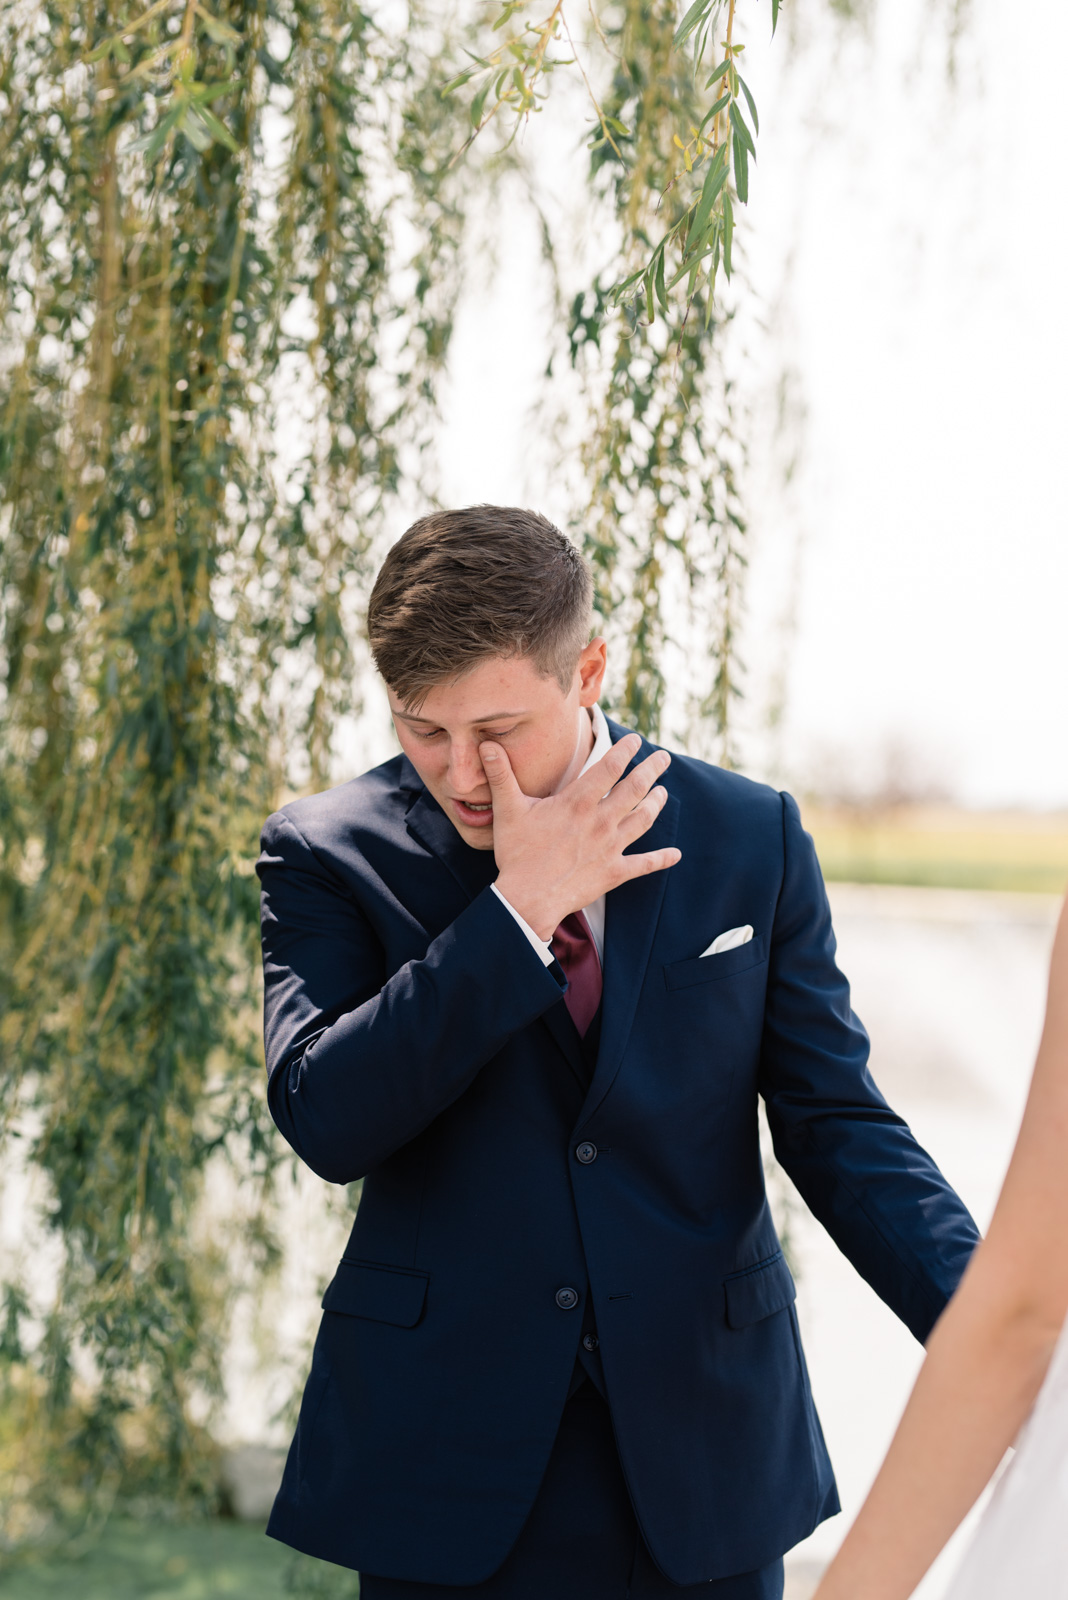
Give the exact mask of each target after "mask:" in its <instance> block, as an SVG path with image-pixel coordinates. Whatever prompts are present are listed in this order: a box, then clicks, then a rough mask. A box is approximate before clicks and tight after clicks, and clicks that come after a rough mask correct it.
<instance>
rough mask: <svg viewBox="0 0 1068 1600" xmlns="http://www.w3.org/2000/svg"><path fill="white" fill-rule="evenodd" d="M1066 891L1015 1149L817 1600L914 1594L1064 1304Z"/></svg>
mask: <svg viewBox="0 0 1068 1600" xmlns="http://www.w3.org/2000/svg"><path fill="white" fill-rule="evenodd" d="M1066 1238H1068V901H1066V902H1065V906H1064V908H1063V909H1062V911H1061V918H1060V924H1059V926H1058V929H1057V937H1056V940H1055V941H1054V947H1053V962H1052V967H1051V970H1050V987H1049V1000H1048V1004H1047V1007H1046V1024H1045V1028H1044V1030H1043V1033H1042V1043H1041V1045H1040V1046H1039V1051H1038V1060H1037V1062H1036V1064H1035V1075H1034V1078H1033V1080H1032V1083H1031V1091H1030V1094H1029V1096H1028V1100H1027V1108H1026V1110H1025V1112H1024V1118H1023V1123H1022V1124H1021V1127H1020V1134H1019V1138H1018V1139H1017V1141H1016V1149H1015V1151H1014V1152H1013V1157H1012V1161H1011V1163H1010V1165H1009V1170H1008V1173H1007V1175H1006V1178H1005V1183H1004V1186H1003V1188H1002V1191H1001V1196H1000V1198H999V1200H998V1204H997V1209H996V1211H995V1212H994V1217H993V1220H992V1222H991V1224H990V1232H989V1234H988V1235H987V1237H986V1239H985V1240H984V1241H983V1243H982V1244H981V1245H980V1246H979V1248H978V1250H977V1251H976V1253H975V1255H974V1257H973V1258H972V1262H971V1265H970V1266H969V1268H968V1270H967V1272H966V1273H965V1275H964V1278H963V1280H962V1282H961V1286H960V1288H959V1289H958V1291H957V1293H956V1295H955V1296H954V1298H953V1299H952V1301H951V1302H950V1304H949V1306H948V1307H947V1309H946V1311H945V1312H944V1313H943V1315H942V1317H941V1319H940V1320H939V1322H938V1324H937V1326H936V1327H935V1330H934V1332H933V1333H932V1335H931V1337H930V1340H929V1341H928V1345H927V1357H926V1360H925V1361H924V1364H923V1368H922V1370H921V1372H920V1375H919V1378H918V1379H917V1380H916V1387H915V1388H914V1389H913V1391H912V1396H911V1398H910V1400H909V1403H908V1405H907V1407H906V1409H905V1413H904V1415H903V1417H902V1419H901V1423H900V1426H899V1427H898V1430H897V1433H896V1434H895V1436H894V1439H893V1443H892V1444H891V1446H890V1450H889V1452H888V1454H887V1457H886V1460H885V1461H884V1463H883V1465H882V1468H881V1470H880V1472H879V1475H878V1477H877V1478H876V1480H875V1483H874V1484H873V1485H872V1489H871V1493H870V1494H869V1495H868V1498H867V1500H866V1501H865V1503H864V1506H863V1507H862V1509H861V1512H860V1515H859V1516H858V1517H857V1520H856V1522H855V1523H854V1524H853V1527H852V1528H851V1530H850V1532H849V1533H848V1534H847V1536H846V1539H845V1542H844V1544H843V1545H842V1548H841V1550H840V1551H839V1553H838V1555H837V1556H836V1557H835V1559H834V1561H833V1562H832V1563H831V1566H830V1567H829V1569H828V1571H827V1573H826V1574H825V1575H824V1578H823V1581H822V1583H821V1584H820V1585H819V1587H818V1589H817V1590H816V1594H815V1597H814V1600H905V1597H906V1596H908V1595H910V1594H911V1593H912V1591H913V1589H914V1588H915V1587H916V1585H917V1584H918V1583H919V1581H920V1579H921V1578H922V1577H923V1574H924V1573H925V1572H926V1571H927V1568H928V1567H929V1566H930V1564H931V1562H932V1561H933V1560H934V1558H935V1556H937V1555H938V1553H939V1551H940V1550H941V1549H942V1546H943V1545H944V1544H945V1543H946V1540H947V1539H948V1538H949V1536H950V1534H951V1533H952V1532H953V1531H954V1529H955V1528H956V1527H957V1524H958V1523H959V1522H960V1521H961V1518H962V1517H963V1516H964V1515H965V1513H966V1512H967V1511H968V1510H969V1509H970V1507H971V1506H972V1505H973V1503H974V1502H975V1500H976V1499H977V1498H978V1496H979V1494H980V1492H981V1491H982V1489H983V1488H984V1487H985V1485H986V1483H987V1482H988V1481H989V1479H990V1477H991V1475H992V1473H993V1472H994V1469H995V1468H996V1466H997V1465H998V1462H999V1461H1000V1460H1001V1458H1002V1456H1003V1455H1004V1453H1005V1451H1006V1449H1007V1448H1008V1446H1009V1445H1010V1444H1011V1443H1012V1441H1013V1439H1014V1438H1015V1437H1016V1434H1017V1433H1018V1431H1019V1429H1020V1427H1021V1425H1022V1424H1023V1422H1024V1421H1025V1419H1026V1417H1027V1414H1028V1412H1029V1411H1030V1409H1031V1407H1032V1405H1033V1404H1034V1401H1035V1397H1036V1396H1037V1394H1038V1391H1039V1389H1040V1388H1041V1386H1042V1380H1043V1378H1044V1377H1045V1374H1046V1369H1047V1367H1048V1366H1049V1362H1050V1357H1051V1355H1052V1354H1053V1349H1054V1346H1055V1344H1056V1342H1057V1338H1058V1335H1059V1333H1060V1330H1061V1326H1062V1324H1063V1323H1064V1320H1065V1316H1066V1314H1068V1246H1066V1242H1065V1241H1066Z"/></svg>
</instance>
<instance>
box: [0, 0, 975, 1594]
mask: <svg viewBox="0 0 1068 1600" xmlns="http://www.w3.org/2000/svg"><path fill="white" fill-rule="evenodd" d="M957 9H958V10H959V9H960V3H959V0H958V5H957ZM444 15H445V12H444V10H442V12H441V13H430V12H428V11H426V10H424V9H423V6H422V0H409V4H408V6H407V7H396V8H385V7H383V8H381V10H376V9H363V8H362V7H360V6H359V5H358V4H356V3H355V0H217V3H211V4H209V3H208V0H149V3H148V4H147V5H139V4H136V3H134V0H100V3H99V4H97V5H95V6H92V7H86V6H81V5H77V4H75V3H73V0H26V3H24V4H19V5H15V6H9V7H8V8H6V10H5V11H4V12H3V14H2V15H0V128H2V134H0V208H2V212H3V216H4V219H5V226H4V229H3V231H2V232H0V324H2V329H3V343H2V349H3V352H4V354H3V357H2V359H0V540H2V545H0V637H2V651H3V654H2V658H0V668H2V672H3V687H2V690H0V725H2V730H3V743H2V745H0V843H2V850H0V1047H2V1048H0V1074H2V1085H0V1086H2V1096H3V1107H4V1111H3V1122H2V1123H0V1137H2V1138H3V1139H4V1141H5V1143H4V1148H5V1156H6V1158H7V1160H8V1167H9V1169H10V1167H11V1166H17V1167H18V1168H19V1169H20V1170H23V1171H26V1172H31V1173H33V1174H34V1175H35V1177H36V1179H37V1180H40V1185H41V1189H42V1190H43V1193H44V1195H45V1199H44V1214H45V1221H46V1223H47V1230H48V1232H49V1233H50V1236H51V1237H50V1242H51V1243H53V1244H54V1245H55V1247H56V1250H55V1255H56V1260H57V1262H58V1281H57V1282H56V1284H55V1290H54V1293H53V1294H52V1295H51V1296H50V1297H49V1296H48V1295H47V1294H46V1293H45V1291H44V1289H43V1288H42V1287H41V1285H42V1284H43V1283H46V1282H47V1280H48V1276H49V1274H48V1273H47V1272H44V1271H43V1270H42V1271H35V1273H33V1274H31V1277H32V1283H29V1284H19V1283H13V1284H11V1285H10V1286H9V1287H8V1290H7V1297H6V1300H5V1308H4V1313H3V1317H2V1318H0V1470H3V1471H4V1474H5V1478H6V1480H7V1481H8V1482H9V1483H12V1484H14V1485H15V1492H14V1495H13V1497H12V1498H11V1499H10V1500H9V1501H8V1502H7V1503H5V1506H4V1513H5V1517H6V1528H5V1532H6V1536H7V1537H8V1538H9V1539H12V1540H16V1541H17V1540H18V1539H21V1538H25V1537H27V1536H28V1535H31V1534H34V1533H39V1532H40V1530H41V1526H42V1524H41V1520H40V1519H41V1513H42V1509H43V1511H44V1512H48V1513H52V1514H54V1515H55V1516H57V1517H60V1518H69V1517H71V1516H80V1517H82V1518H83V1519H86V1518H87V1519H88V1520H87V1522H86V1526H87V1527H89V1528H92V1527H93V1526H94V1525H95V1524H96V1523H98V1522H99V1520H100V1519H101V1518H102V1517H103V1516H104V1515H106V1513H107V1512H108V1510H109V1509H110V1507H111V1506H112V1505H113V1504H115V1503H119V1504H121V1503H122V1502H123V1500H124V1499H125V1500H127V1501H128V1500H129V1499H130V1498H131V1497H137V1496H140V1497H142V1498H144V1497H148V1498H151V1497H152V1496H157V1497H158V1496H160V1495H163V1494H168V1495H174V1494H177V1495H179V1496H182V1497H184V1499H185V1501H186V1502H187V1503H197V1504H200V1505H206V1504H210V1502H211V1498H212V1495H213V1492H214V1490H213V1484H214V1475H213V1474H214V1467H213V1447H212V1444H211V1440H210V1433H209V1430H208V1428H207V1427H206V1425H205V1420H204V1419H205V1418H208V1419H210V1416H211V1406H212V1402H213V1400H214V1399H215V1398H216V1397H217V1395H218V1392H219V1388H220V1383H221V1378H220V1354H221V1348H222V1342H223V1338H224V1335H225V1329H226V1321H227V1309H228V1297H229V1295H230V1293H231V1287H230V1281H231V1277H232V1274H231V1273H230V1272H229V1271H228V1267H227V1256H226V1242H225V1241H223V1240H220V1239H214V1238H207V1237H205V1235H204V1229H203V1226H202V1225H199V1224H198V1221H197V1204H198V1201H199V1199H200V1197H201V1193H202V1186H203V1175H204V1172H205V1169H206V1167H207V1164H208V1163H209V1162H210V1161H211V1160H212V1159H213V1157H216V1156H218V1157H220V1158H221V1157H223V1156H225V1157H228V1158H229V1159H231V1160H233V1161H234V1162H235V1163H236V1164H237V1166H238V1170H239V1171H240V1172H241V1173H242V1174H243V1175H244V1176H245V1178H246V1180H247V1181H248V1182H249V1183H253V1182H256V1183H258V1184H259V1185H260V1192H261V1199H262V1203H261V1205H260V1208H259V1210H258V1211H257V1209H256V1207H255V1206H251V1207H249V1217H250V1220H249V1223H248V1229H247V1237H246V1238H245V1240H244V1243H243V1249H244V1253H245V1255H246V1256H247V1257H248V1258H249V1259H251V1260H252V1261H254V1262H255V1263H256V1264H257V1265H262V1264H266V1263H269V1262H270V1261H271V1260H272V1259H273V1256H274V1253H275V1249H276V1246H275V1244H274V1242H273V1240H272V1236H271V1229H270V1182H271V1177H272V1174H273V1173H274V1171H275V1170H276V1169H277V1168H278V1167H279V1164H280V1156H281V1152H280V1150H279V1147H278V1144H277V1142H276V1141H275V1140H274V1137H273V1133H272V1131H271V1129H270V1128H269V1126H268V1123H267V1119H266V1114H265V1107H264V1104H263V1097H262V1059H261V1055H260V1047H259V1041H258V1026H257V1012H258V988H257V977H256V974H257V973H258V950H257V939H256V896H255V893H254V878H253V876H252V867H251V862H252V858H253V856H254V854H255V848H256V837H257V833H258V829H259V826H260V823H261V821H262V818H263V816H264V815H265V814H266V812H267V811H269V810H270V809H271V808H272V807H273V806H274V805H275V804H276V803H277V801H278V799H279V797H280V794H281V792H282V791H283V789H284V788H286V787H290V788H293V787H304V786H321V785H322V784H324V783H325V782H327V781H328V779H329V774H330V768H331V754H332V740H333V734H334V729H335V726H336V723H337V719H338V715H339V713H341V712H343V711H345V710H348V709H351V708H352V703H353V695H354V691H353V687H352V685H353V682H354V681H355V680H356V678H357V675H358V668H359V666H360V661H361V657H360V653H359V652H360V646H359V642H358V627H357V621H356V619H357V617H358V614H359V611H360V609H361V602H362V599H363V597H364V596H365V593H366V588H367V584H368V580H369V577H370V574H371V572H372V570H373V568H374V566H375V565H376V563H377V559H378V555H379V553H380V550H381V543H382V540H383V538H384V528H385V526H386V513H387V511H388V510H389V508H390V507H391V506H392V505H393V504H394V503H395V500H396V496H397V495H398V493H399V492H400V491H401V490H402V489H404V488H405V487H406V486H407V487H408V488H409V489H411V487H412V486H413V485H416V484H418V485H419V487H420V493H421V494H423V492H424V491H423V490H422V483H421V474H422V470H423V463H424V461H425V451H426V447H427V445H428V443H429V442H430V440H431V436H432V430H433V424H434V420H435V401H436V387H437V381H438V378H439V375H440V373H441V370H442V366H443V363H444V361H445V359H446V356H447V353H448V349H449V341H450V336H451V331H452V319H453V309H454V305H455V302H456V297H457V292H458V286H459V279H460V275H461V273H460V246H461V243H462V231H463V223H464V219H465V215H466V213H467V211H468V210H469V209H470V207H471V204H472V196H473V195H474V193H475V188H476V184H477V183H478V182H479V181H480V180H481V178H482V175H483V173H484V172H486V171H487V170H488V169H489V168H490V167H491V166H492V164H493V162H495V161H496V162H499V161H500V159H501V157H502V152H506V153H507V154H506V159H509V160H512V161H517V160H518V159H519V154H518V151H517V150H516V149H515V148H510V147H511V146H512V144H513V141H514V135H515V132H516V130H517V129H518V128H519V127H520V126H521V125H522V124H523V123H524V122H525V121H526V120H527V119H528V118H530V117H531V115H532V114H533V113H535V112H536V111H537V110H538V108H539V107H540V106H542V105H543V104H544V103H545V98H546V95H547V94H548V92H549V87H550V84H551V82H552V80H553V75H554V74H556V73H558V71H559V70H560V69H567V70H569V71H570V70H576V71H578V72H579V73H580V74H581V76H582V78H583V80H584V82H585V85H586V88H587V90H588V93H589V97H590V101H591V103H592V105H593V108H594V116H593V126H592V128H591V130H590V138H589V141H588V151H587V154H586V155H585V156H584V157H583V158H582V159H583V162H584V169H583V171H584V181H585V184H586V191H587V194H588V199H589V204H590V206H591V208H593V209H594V210H595V212H596V215H597V218H598V221H599V223H601V224H603V226H600V227H599V228H598V230H597V237H598V239H599V240H601V241H602V243H601V245H600V246H599V248H601V250H602V254H601V257H600V258H599V259H598V261H597V262H596V264H595V268H594V271H593V273H592V274H590V273H585V274H584V275H583V277H581V278H580V279H576V280H575V281H573V282H570V281H569V282H568V286H567V289H566V292H565V294H564V295H563V297H562V300H561V316H560V319H559V326H558V328H557V330H556V340H557V349H556V354H557V355H559V356H562V357H565V358H566V359H561V360H559V361H557V363H556V369H557V372H558V373H559V372H561V371H564V372H566V379H567V383H568V384H570V385H571V389H570V390H569V393H573V389H574V385H575V384H576V383H577V385H578V387H579V391H580V395H581V398H582V402H583V404H584V406H585V421H584V425H583V431H582V439H581V450H580V455H581V461H580V469H581V480H582V482H581V487H580V488H579V489H578V490H577V491H576V495H575V500H574V511H573V516H572V522H573V525H574V527H575V529H576V530H577V532H578V534H579V536H580V537H581V538H582V539H583V540H584V541H585V543H586V546H587V549H588V550H589V553H590V555H591V557H592V560H593V563H594V567H595V570H596V575H597V585H598V604H599V607H600V610H601V613H602V617H603V619H604V623H605V627H606V630H607V631H608V633H609V635H610V638H611V641H612V644H613V653H612V661H613V670H614V672H615V678H614V680H613V682H612V685H611V688H610V698H611V699H612V700H613V702H614V704H615V706H616V708H617V709H619V710H620V711H621V712H622V713H623V714H624V715H625V716H626V717H628V718H629V719H631V720H632V721H634V722H635V723H636V724H637V725H638V726H639V727H640V728H642V729H643V730H644V731H647V732H650V733H655V732H656V731H657V729H658V726H659V724H660V722H661V719H662V716H663V714H664V707H665V703H666V687H667V685H666V676H665V675H666V671H667V669H666V666H665V662H666V660H667V650H668V647H669V644H671V642H672V641H671V640H669V637H668V634H669V623H668V617H669V613H670V614H671V615H672V616H673V617H674V616H676V615H678V616H682V614H683V613H684V612H686V609H687V605H688V615H687V617H686V620H685V622H684V623H680V624H679V626H680V628H681V629H682V633H683V634H685V635H686V636H685V638H683V637H680V638H677V639H676V640H675V641H674V642H675V644H676V645H682V647H683V648H684V649H686V650H687V651H688V655H689V658H690V661H691V662H692V663H693V671H692V673H691V676H692V679H693V682H692V685H691V688H692V704H691V706H690V710H691V712H692V713H693V715H694V718H695V720H696V724H697V726H698V727H705V728H711V729H712V730H713V731H714V733H715V736H716V738H717V741H718V748H719V753H720V754H721V756H723V757H724V758H725V759H729V755H730V744H729V727H730V707H731V702H732V698H733V696H734V694H735V692H736V681H737V675H738V673H737V662H736V659H735V648H736V637H737V618H738V607H739V599H740V589H741V582H742V576H743V567H744V532H745V524H744V517H743V513H742V507H741V503H740V496H739V489H738V484H739V475H740V471H741V468H742V466H743V464H744V455H743V450H742V445H741V441H740V439H739V437H738V435H739V431H740V430H739V426H738V422H737V418H736V416H735V411H734V402H733V398H732V391H731V386H730V383H729V381H728V377H727V369H726V364H725V356H724V335H725V333H726V331H727V329H728V328H729V324H730V315H729V308H728V307H727V306H726V305H725V304H724V303H723V300H722V298H721V299H719V300H717V298H716V293H717V289H718V290H719V292H720V295H721V296H722V286H723V280H724V279H726V278H731V280H732V285H733V287H732V291H731V292H732V293H733V294H737V293H738V292H739V291H740V288H741V282H740V279H741V274H740V273H739V270H738V263H739V250H738V242H737V239H736V236H735V233H734V228H735V219H736V215H737V212H736V207H737V205H738V204H744V203H745V202H746V201H747V199H748V194H749V178H750V163H751V161H752V159H753V156H754V155H755V148H756V138H757V135H758V132H759V122H758V117H757V106H756V103H755V97H754V94H753V93H752V92H751V90H750V86H749V85H748V84H747V82H746V81H745V80H744V79H743V77H742V74H741V69H740V65H739V63H740V61H741V60H742V59H744V58H743V54H742V52H743V46H742V44H741V43H740V42H738V41H737V40H736V38H735V20H736V19H735V0H697V4H695V5H694V6H692V7H691V8H690V10H689V11H688V12H687V13H686V15H685V16H683V17H682V18H681V20H680V18H679V16H678V13H677V9H676V8H675V7H674V6H673V5H671V4H669V3H667V0H652V3H649V0H618V3H616V4H615V5H613V6H612V7H611V8H610V9H609V10H607V11H606V13H605V15H604V16H603V17H602V16H599V15H597V14H595V13H594V12H593V11H591V13H590V15H591V27H590V29H589V30H587V29H586V27H585V23H584V22H581V19H579V21H576V23H575V27H574V30H573V27H572V23H571V22H569V19H568V16H567V14H566V13H565V9H564V0H556V3H555V4H554V5H553V7H552V9H551V10H550V11H549V12H548V13H547V14H545V15H540V14H539V17H538V19H537V20H534V21H531V20H529V17H528V0H507V3H505V4H503V5H501V6H496V5H495V6H494V8H493V11H492V12H491V13H490V15H489V16H488V17H485V18H482V19H477V20H476V22H475V23H474V24H473V25H472V27H471V28H470V30H469V31H468V32H467V33H466V34H465V35H464V37H465V38H466V40H467V43H468V44H469V45H471V46H472V48H471V50H470V51H469V52H468V56H467V61H468V65H466V66H464V67H463V69H462V70H460V71H458V70H457V69H458V67H459V64H460V57H459V45H458V43H457V40H456V39H455V38H454V37H453V34H452V32H451V31H450V29H449V27H448V26H446V24H445V22H444V21H443V20H442V17H443V16H444ZM749 15H750V17H756V18H759V19H760V20H761V24H762V25H764V26H767V25H769V24H770V25H772V26H773V25H774V23H775V22H776V21H777V20H778V15H779V6H778V4H777V0H772V4H771V8H770V13H769V12H768V11H763V12H761V10H760V8H759V7H758V6H756V5H754V6H753V7H752V8H751V10H750V12H749ZM580 22H581V26H580ZM587 60H589V62H590V66H589V70H587V65H586V64H585V63H586V62H587ZM491 123H492V124H495V125H496V128H497V130H499V131H500V133H501V135H502V137H500V138H499V139H498V144H497V146H496V147H492V148H489V147H487V141H486V140H485V139H482V140H481V142H479V141H478V140H477V139H476V136H477V135H479V134H480V133H481V132H483V131H484V130H486V129H487V128H489V126H490V124H491ZM490 137H491V138H492V137H493V135H491V136H490ZM483 149H486V150H487V159H486V162H485V163H484V165H483V166H482V167H481V168H480V167H479V165H478V157H479V155H480V154H481V152H482V151H483ZM461 158H462V159H461ZM548 244H549V248H550V254H551V255H553V256H554V257H555V264H556V266H557V269H558V272H559V273H560V276H561V278H564V277H566V276H567V271H566V268H565V266H564V254H565V252H564V251H563V250H562V249H560V248H559V246H558V244H557V243H556V242H554V241H553V240H552V239H551V238H549V239H548ZM720 266H722V268H723V274H722V276H720V275H719V268H720ZM591 279H592V281H591ZM550 366H552V362H550ZM673 601H677V602H680V603H681V604H674V603H673ZM672 626H675V624H674V623H673V624H672ZM687 630H688V631H687ZM15 1154H17V1155H18V1160H17V1161H13V1160H12V1159H11V1158H12V1156H13V1155H15ZM28 1291H32V1292H28ZM94 1519H95V1521H94ZM302 1570H303V1569H302ZM294 1572H295V1574H296V1575H295V1576H294V1579H293V1582H294V1584H295V1585H297V1586H298V1587H299V1584H300V1583H304V1581H305V1577H307V1574H305V1575H304V1577H302V1576H301V1574H300V1573H298V1572H297V1571H296V1569H294ZM308 1581H309V1582H310V1581H311V1579H310V1578H309V1579H308ZM315 1581H316V1582H318V1578H316V1580H315ZM324 1581H325V1580H324Z"/></svg>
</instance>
